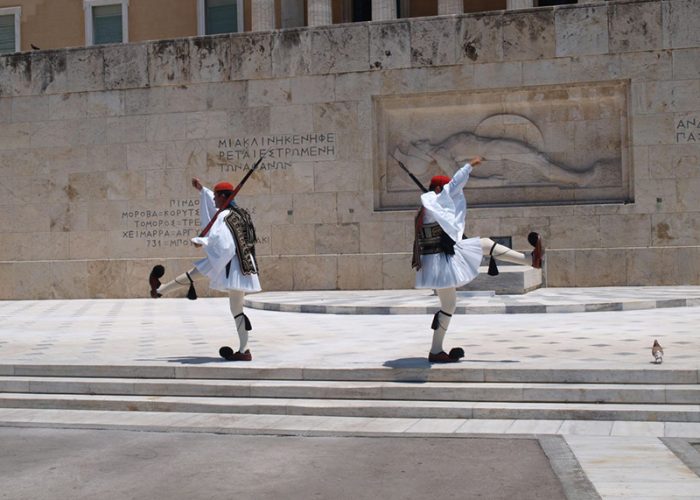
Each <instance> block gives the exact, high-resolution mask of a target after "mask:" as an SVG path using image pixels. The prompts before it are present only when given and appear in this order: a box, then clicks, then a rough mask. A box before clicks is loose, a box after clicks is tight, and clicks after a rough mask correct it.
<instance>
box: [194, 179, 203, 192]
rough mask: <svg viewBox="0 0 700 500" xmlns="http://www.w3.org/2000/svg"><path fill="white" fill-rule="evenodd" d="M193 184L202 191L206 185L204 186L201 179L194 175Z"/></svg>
mask: <svg viewBox="0 0 700 500" xmlns="http://www.w3.org/2000/svg"><path fill="white" fill-rule="evenodd" d="M192 186H193V187H194V188H195V189H196V190H197V191H201V190H202V188H203V187H204V186H202V183H201V182H200V181H199V179H198V178H197V177H192Z"/></svg>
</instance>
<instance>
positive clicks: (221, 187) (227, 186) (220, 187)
mask: <svg viewBox="0 0 700 500" xmlns="http://www.w3.org/2000/svg"><path fill="white" fill-rule="evenodd" d="M217 191H233V185H232V184H231V183H230V182H219V183H218V184H217V185H216V186H214V192H215V193H216V192H217Z"/></svg>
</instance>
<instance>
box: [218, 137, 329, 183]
mask: <svg viewBox="0 0 700 500" xmlns="http://www.w3.org/2000/svg"><path fill="white" fill-rule="evenodd" d="M336 146H337V144H336V135H335V133H334V132H326V133H322V132H319V133H309V134H280V135H260V136H250V137H232V138H228V139H220V140H218V141H217V151H216V153H215V154H211V153H210V154H208V157H209V158H208V161H209V163H210V164H211V163H215V164H216V165H218V166H219V169H220V171H221V172H222V173H225V172H236V171H239V170H248V169H250V167H251V166H252V165H253V164H254V163H255V162H256V160H257V159H258V158H260V156H264V157H265V158H264V159H263V161H262V162H261V163H260V166H259V167H258V168H259V169H260V170H285V169H287V168H289V167H291V166H292V163H293V162H295V161H319V160H333V159H335V155H336Z"/></svg>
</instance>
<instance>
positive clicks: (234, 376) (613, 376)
mask: <svg viewBox="0 0 700 500" xmlns="http://www.w3.org/2000/svg"><path fill="white" fill-rule="evenodd" d="M418 362H420V361H418ZM410 363H413V364H414V365H415V363H414V362H413V360H411V362H410ZM410 363H406V364H410ZM484 364H486V363H484ZM493 364H494V363H489V364H488V365H490V366H483V365H480V364H478V363H473V364H471V363H468V362H462V363H459V364H456V365H446V366H440V367H436V366H432V367H431V366H430V365H429V364H428V363H427V361H426V362H425V366H424V367H422V366H421V367H412V366H406V367H404V366H403V364H401V363H397V365H396V366H395V367H393V368H391V367H380V368H376V367H361V366H360V367H357V368H314V367H308V368H303V367H264V366H255V365H252V366H251V365H247V366H242V365H240V364H235V363H224V362H222V363H220V364H217V365H216V366H183V365H180V366H173V365H128V366H127V365H124V366H119V365H43V364H42V365H38V364H8V365H0V376H25V377H86V378H139V379H187V380H197V379H212V380H214V379H217V380H221V379H226V380H309V381H311V380H317V381H320V380H328V381H366V382H369V381H376V382H390V381H393V382H414V383H415V382H513V383H560V384H663V385H666V384H698V383H699V372H700V370H698V368H697V366H694V367H693V366H692V365H691V366H686V367H679V366H677V365H676V366H677V367H674V368H665V366H666V365H661V366H656V365H647V366H640V367H631V368H620V367H619V366H607V365H595V366H590V365H583V364H581V365H578V366H577V365H570V366H566V367H551V368H542V367H532V368H528V367H522V366H521V365H519V366H518V367H514V366H503V365H499V366H493Z"/></svg>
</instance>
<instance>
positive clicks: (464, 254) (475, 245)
mask: <svg viewBox="0 0 700 500" xmlns="http://www.w3.org/2000/svg"><path fill="white" fill-rule="evenodd" d="M482 257H483V251H482V250H481V240H480V238H478V237H476V238H467V239H466V240H460V241H459V242H458V243H457V244H455V253H454V255H446V254H444V253H436V254H431V255H421V257H420V262H421V269H420V271H418V272H417V273H416V288H432V289H435V288H457V287H460V286H462V285H466V284H467V283H469V282H470V281H472V280H473V279H474V278H476V277H477V276H478V275H479V266H480V265H481V259H482Z"/></svg>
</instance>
